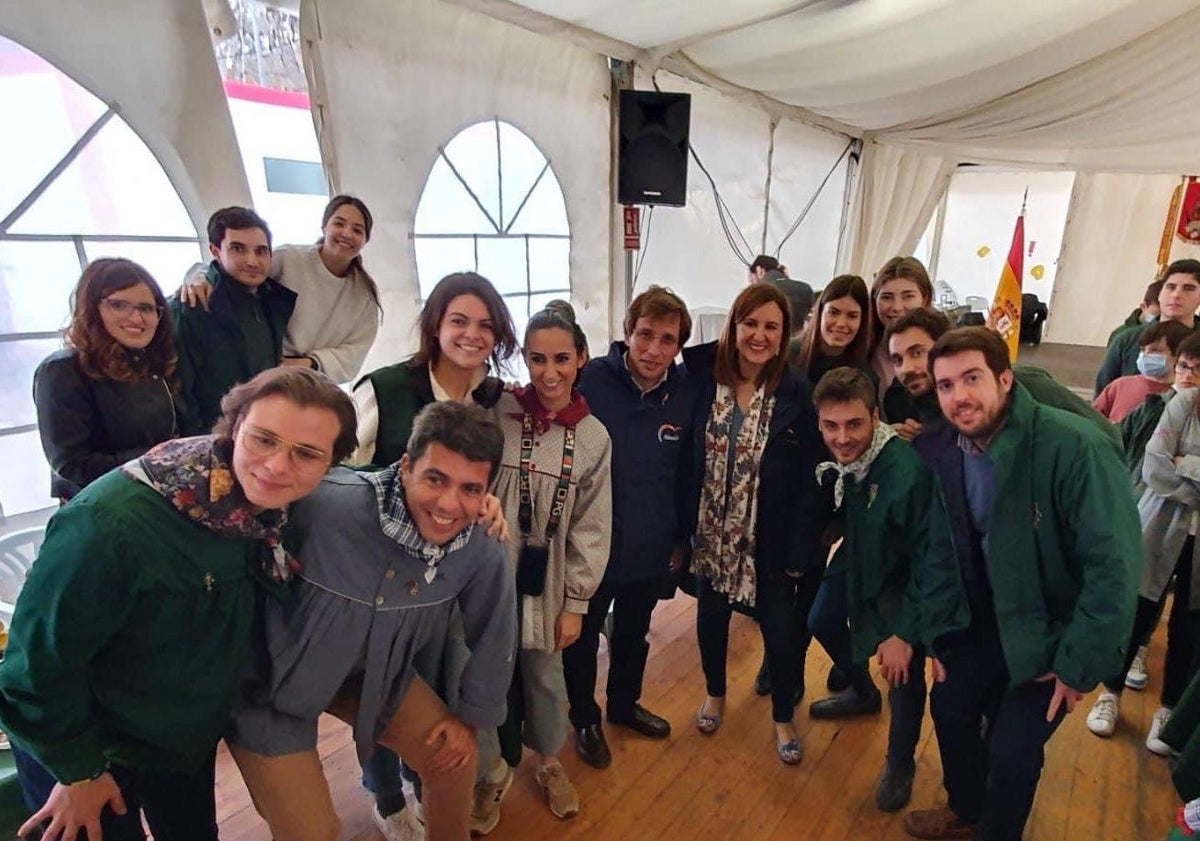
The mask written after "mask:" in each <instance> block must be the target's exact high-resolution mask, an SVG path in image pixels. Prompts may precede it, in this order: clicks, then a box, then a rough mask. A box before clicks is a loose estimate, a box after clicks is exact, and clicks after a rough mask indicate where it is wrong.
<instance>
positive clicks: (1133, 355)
mask: <svg viewBox="0 0 1200 841" xmlns="http://www.w3.org/2000/svg"><path fill="white" fill-rule="evenodd" d="M1158 308H1159V319H1160V320H1161V321H1178V322H1179V323H1180V324H1183V325H1184V326H1186V327H1188V328H1191V329H1193V330H1194V329H1196V310H1197V309H1198V308H1200V260H1191V259H1188V260H1176V261H1175V262H1174V263H1172V264H1171V265H1169V266H1167V273H1166V274H1165V275H1164V276H1163V285H1162V291H1161V292H1159V293H1158ZM1144 327H1145V325H1142V324H1139V325H1137V326H1134V327H1127V328H1126V329H1125V330H1123V331H1121V332H1119V333H1117V334H1116V336H1110V337H1109V345H1108V352H1107V353H1106V354H1105V356H1104V362H1103V363H1101V365H1100V370H1099V371H1097V372H1096V394H1099V393H1100V392H1101V391H1103V390H1104V387H1105V386H1106V385H1108V384H1109V383H1110V382H1112V381H1113V380H1115V379H1116V378H1117V377H1125V376H1129V375H1130V374H1136V373H1137V372H1138V369H1137V358H1138V350H1139V347H1138V337H1139V336H1140V335H1141V334H1142V330H1143V328H1144Z"/></svg>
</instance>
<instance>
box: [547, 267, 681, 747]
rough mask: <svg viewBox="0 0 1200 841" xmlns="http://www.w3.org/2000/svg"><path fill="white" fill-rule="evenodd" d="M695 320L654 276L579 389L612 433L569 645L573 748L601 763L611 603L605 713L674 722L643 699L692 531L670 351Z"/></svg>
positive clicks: (656, 731) (657, 728)
mask: <svg viewBox="0 0 1200 841" xmlns="http://www.w3.org/2000/svg"><path fill="white" fill-rule="evenodd" d="M691 326H692V321H691V317H690V316H689V315H688V310H687V306H686V305H685V304H684V303H683V301H682V300H680V299H679V297H678V296H677V295H675V293H673V292H672V291H671V290H669V289H664V288H663V287H661V286H651V287H650V288H649V289H647V290H646V291H645V292H643V293H641V294H640V295H638V296H637V297H636V298H634V299H633V301H632V302H631V303H630V304H629V310H628V312H627V313H626V316H625V341H623V342H620V341H618V342H613V344H612V347H611V348H610V350H609V352H608V355H607V356H603V357H599V358H597V359H593V360H591V361H590V362H588V364H587V365H585V366H584V368H583V371H582V372H581V374H580V377H579V391H580V392H581V393H582V394H583V396H584V397H585V398H586V399H587V401H588V405H589V406H591V407H592V412H593V413H594V414H595V415H596V417H597V418H599V419H600V422H601V423H603V424H604V427H605V429H607V430H608V434H609V436H610V437H611V438H612V440H613V443H614V446H613V451H612V491H613V494H612V509H613V524H612V547H611V550H610V553H609V558H608V567H607V569H606V571H605V574H604V580H603V581H601V583H600V587H599V589H597V590H596V593H595V595H593V596H592V598H591V600H590V601H589V602H588V612H587V615H586V616H585V617H584V619H583V629H582V631H581V632H580V635H579V639H578V640H577V641H576V642H575V644H574V645H572V646H570V647H568V648H566V649H565V650H564V651H563V672H564V675H565V677H566V681H567V697H568V699H569V701H570V705H571V709H570V718H571V725H572V727H573V728H574V729H575V749H576V751H578V753H579V756H580V757H581V758H582V759H583V761H584V762H586V763H587V764H588V765H591V766H592V767H593V768H607V767H608V765H609V764H610V763H611V762H612V754H611V752H610V751H609V748H608V743H607V741H606V740H605V738H604V730H603V728H602V727H601V724H600V707H599V705H597V704H596V700H595V692H596V653H597V648H598V645H599V640H600V631H601V628H603V627H604V622H605V619H606V618H607V616H608V611H609V607H611V608H612V625H611V628H612V633H611V635H610V636H609V640H608V650H609V667H608V720H609V723H611V724H618V725H622V726H625V727H628V728H630V729H631V730H633V731H635V732H637V733H640V734H642V735H643V736H648V737H650V738H655V739H662V738H666V737H667V736H669V735H670V734H671V725H670V723H669V722H667V721H666V720H665V719H663V718H660V717H659V716H657V715H655V714H654V713H652V712H650V711H649V710H647V709H646V708H645V707H643V706H642V705H641V704H640V703H638V700H639V698H640V697H641V694H642V676H643V674H644V672H645V670H646V658H647V657H648V655H649V653H650V645H649V643H647V642H646V634H647V633H648V631H649V629H650V615H651V613H652V612H653V611H654V606H655V605H656V604H657V603H658V599H659V598H660V596H664V594H665V593H667V592H668V591H669V592H671V593H673V592H674V589H675V585H674V575H673V573H674V572H677V571H678V569H679V565H680V564H681V559H682V552H683V548H684V546H685V545H686V542H687V541H688V539H689V537H690V535H689V534H687V531H686V529H687V527H686V523H687V522H688V518H687V517H686V516H685V515H684V514H683V512H682V511H681V506H682V505H683V503H684V499H685V498H686V494H685V492H684V491H685V489H684V488H683V487H681V484H682V483H683V481H684V475H685V473H686V466H687V463H688V458H689V455H690V453H691V446H690V444H689V441H690V438H691V432H692V394H691V390H690V388H689V386H688V383H687V380H686V378H685V376H684V373H683V370H682V369H681V368H680V367H679V366H677V365H676V364H675V362H674V359H675V356H676V354H678V353H679V349H680V348H681V347H683V345H684V343H685V342H686V341H687V339H688V335H689V334H690V332H691Z"/></svg>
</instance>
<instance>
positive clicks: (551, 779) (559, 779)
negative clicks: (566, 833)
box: [537, 762, 579, 818]
mask: <svg viewBox="0 0 1200 841" xmlns="http://www.w3.org/2000/svg"><path fill="white" fill-rule="evenodd" d="M537 781H538V785H540V786H541V787H542V791H544V792H546V803H547V804H548V805H549V806H550V812H551V813H552V814H553V815H554V817H556V818H569V817H571V816H572V815H575V814H577V813H578V812H579V792H577V791H576V790H575V786H573V785H571V781H570V780H569V779H567V772H566V770H565V769H564V768H563V767H562V765H560V764H559V763H557V762H554V763H551V764H550V765H546V766H543V767H542V768H539V769H538V772H537Z"/></svg>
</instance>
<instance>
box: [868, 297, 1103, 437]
mask: <svg viewBox="0 0 1200 841" xmlns="http://www.w3.org/2000/svg"><path fill="white" fill-rule="evenodd" d="M949 330H950V322H949V320H948V319H947V318H946V316H944V315H943V314H942V313H940V312H937V311H936V310H927V309H917V310H913V311H912V312H910V313H907V314H905V315H903V316H901V317H900V319H899V320H898V321H896V322H895V323H894V324H893V325H891V326H890V327H889V328H888V329H887V332H886V333H885V334H884V338H883V341H884V347H886V348H887V351H888V358H889V359H890V360H891V363H892V367H893V369H894V371H895V375H896V379H895V381H894V382H893V383H892V385H891V386H890V387H889V388H888V390H887V393H886V394H885V395H884V397H883V411H884V415H885V417H887V419H888V420H889V421H890V422H891V423H892V426H893V428H895V430H896V432H897V433H899V435H900V437H902V438H904V439H905V440H909V441H911V440H912V439H913V438H914V437H915V436H917V435H919V434H920V433H921V431H922V430H923V429H924V428H925V425H926V424H929V423H937V422H939V421H941V420H942V412H941V409H940V407H939V406H938V401H937V395H936V394H934V391H933V378H932V377H931V376H930V374H929V367H928V360H927V355H928V353H929V351H930V349H931V348H933V345H934V343H935V342H937V340H938V339H940V338H941V337H942V336H943V335H945V334H946V333H947V332H948V331H949ZM1012 372H1013V378H1014V379H1015V380H1016V382H1018V383H1020V384H1021V385H1022V386H1024V387H1025V389H1026V390H1027V391H1028V392H1029V394H1030V396H1031V397H1033V399H1034V400H1036V401H1037V402H1038V403H1041V404H1042V405H1044V406H1053V407H1054V408H1056V409H1062V410H1063V411H1065V412H1070V413H1071V414H1073V415H1078V416H1079V417H1081V418H1084V419H1085V420H1087V421H1090V422H1091V424H1092V425H1093V426H1095V427H1096V428H1097V429H1099V430H1100V431H1101V432H1103V433H1104V434H1105V435H1106V436H1107V437H1109V438H1110V439H1112V441H1113V443H1115V444H1120V442H1121V438H1120V433H1119V432H1118V431H1117V429H1116V427H1114V426H1113V425H1112V424H1111V423H1109V422H1108V420H1107V419H1106V418H1105V417H1104V416H1103V415H1101V414H1100V413H1099V412H1097V411H1096V410H1095V409H1094V408H1092V407H1091V406H1090V405H1089V404H1088V402H1087V401H1086V400H1084V399H1083V398H1082V397H1080V396H1079V395H1077V394H1076V393H1075V392H1073V391H1071V390H1070V389H1069V388H1067V387H1066V386H1064V385H1063V384H1062V383H1060V382H1058V380H1056V379H1054V377H1052V376H1051V375H1050V373H1049V372H1048V371H1046V370H1045V369H1043V368H1038V367H1037V366H1036V365H1014V366H1012Z"/></svg>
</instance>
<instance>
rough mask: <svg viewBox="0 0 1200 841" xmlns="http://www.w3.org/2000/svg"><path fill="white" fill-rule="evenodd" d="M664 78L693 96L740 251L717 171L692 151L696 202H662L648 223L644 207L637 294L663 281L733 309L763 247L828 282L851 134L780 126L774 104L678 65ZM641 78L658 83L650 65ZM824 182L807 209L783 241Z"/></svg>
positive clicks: (670, 87) (664, 85) (664, 83)
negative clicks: (708, 82)
mask: <svg viewBox="0 0 1200 841" xmlns="http://www.w3.org/2000/svg"><path fill="white" fill-rule="evenodd" d="M655 80H656V81H657V82H658V84H659V87H660V88H661V89H662V90H664V91H677V92H683V93H689V94H691V96H692V112H691V144H692V147H693V148H694V150H695V152H696V154H697V155H698V156H699V158H700V160H701V161H702V162H703V163H704V166H705V168H707V169H708V171H709V173H710V174H711V175H712V177H713V181H714V182H715V183H716V186H717V190H718V192H719V193H720V195H721V198H722V199H723V200H724V202H725V204H726V205H727V206H728V208H729V210H730V213H731V216H732V220H731V234H732V236H733V239H734V240H735V241H736V242H737V243H738V252H740V253H735V251H734V249H733V248H732V247H731V246H730V245H729V243H728V242H727V240H726V236H725V233H724V231H723V230H722V228H721V224H720V221H719V219H718V215H717V209H716V200H715V198H714V197H713V190H712V186H711V185H710V183H709V181H708V178H707V177H706V176H705V175H704V173H703V172H702V171H701V169H700V167H699V166H698V165H697V164H696V161H695V159H690V160H689V162H688V191H687V206H686V207H682V208H674V207H657V208H655V209H654V213H653V216H652V217H650V219H651V221H650V222H649V225H648V226H647V211H646V210H643V214H642V228H643V245H645V246H646V250H645V254H644V255H642V254H640V253H639V255H638V257H639V258H640V259H641V260H642V262H641V267H640V271H639V273H638V276H637V283H636V286H635V293H636V292H638V291H642V290H644V289H645V288H646V287H647V286H648V285H650V284H652V283H655V284H660V285H666V286H670V287H672V288H673V289H674V290H675V291H676V292H678V293H679V294H680V295H681V296H682V297H683V298H684V300H685V301H686V302H687V303H688V305H689V306H690V307H693V308H696V307H706V306H707V307H717V308H722V309H723V308H727V307H728V306H729V304H730V303H732V301H733V298H734V297H735V296H736V295H737V293H738V292H739V291H740V290H741V288H742V287H743V286H744V285H745V282H746V265H747V263H748V262H749V260H751V259H752V258H753V257H754V256H755V255H756V254H759V253H766V254H771V255H776V254H777V255H778V256H779V258H780V261H781V262H783V264H784V265H786V266H787V267H788V270H789V272H790V274H791V276H792V277H795V278H797V279H801V280H805V281H807V282H809V283H811V284H813V285H814V286H815V287H816V288H821V287H823V286H824V285H825V284H826V283H827V282H828V281H829V279H830V278H831V277H832V276H833V269H834V264H835V262H836V257H837V244H838V232H839V228H840V225H841V221H842V204H843V200H844V195H845V182H846V161H845V158H842V159H841V161H840V162H839V156H841V155H842V153H843V152H844V151H845V149H846V144H847V143H848V142H849V139H848V138H846V137H844V136H842V135H839V134H836V133H833V132H829V131H825V130H822V129H817V128H813V127H811V126H807V125H804V124H802V123H799V122H796V121H794V120H787V121H783V122H780V123H778V124H777V125H775V126H774V128H773V129H772V121H771V118H770V117H769V116H768V115H767V114H766V113H764V112H763V111H762V110H760V109H758V108H756V107H754V106H752V105H750V104H747V103H745V102H743V101H741V100H739V99H735V98H733V97H730V96H728V95H726V94H723V93H720V92H718V91H715V90H713V89H712V88H708V87H705V86H703V85H699V84H697V83H695V82H691V81H689V80H687V79H683V78H681V77H679V76H675V75H673V74H669V73H664V72H659V73H657V74H656V75H655ZM635 81H636V83H637V86H638V88H639V89H649V88H651V87H652V83H651V81H650V77H649V76H648V75H646V74H638V76H637V78H636V80H635ZM835 163H836V164H837V166H836V167H835V166H834V165H835ZM768 167H769V172H770V181H771V188H770V199H769V202H768V197H767V176H768ZM831 168H832V169H833V172H832V174H831V175H830V170H831ZM826 175H829V179H828V181H827V182H826V183H825V185H824V187H823V188H821V182H822V180H823V179H825V176H826ZM818 189H820V193H819V195H817V197H816V200H815V201H814V202H813V205H812V207H811V208H810V210H809V212H808V214H807V216H806V217H805V218H804V220H803V221H802V222H801V224H800V225H799V227H797V229H796V231H795V233H794V234H793V235H792V237H791V238H789V239H788V241H787V242H786V243H784V244H783V248H782V249H780V248H779V246H780V242H781V240H782V239H783V237H784V235H785V234H786V233H787V229H788V228H789V227H790V226H791V225H792V223H793V222H794V221H795V220H796V218H797V217H798V215H799V214H800V212H801V211H802V210H803V209H804V206H805V205H806V204H807V203H808V202H809V200H810V199H812V198H813V195H814V194H815V193H817V191H818ZM764 226H765V234H766V236H765V238H764ZM734 227H736V229H737V231H733V230H732V229H733V228H734ZM647 230H648V237H649V239H648V242H647V241H646V236H647ZM743 239H744V242H743ZM635 259H636V258H635Z"/></svg>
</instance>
